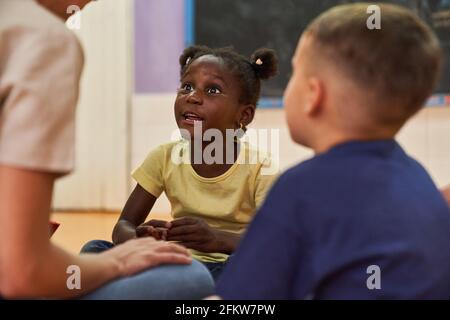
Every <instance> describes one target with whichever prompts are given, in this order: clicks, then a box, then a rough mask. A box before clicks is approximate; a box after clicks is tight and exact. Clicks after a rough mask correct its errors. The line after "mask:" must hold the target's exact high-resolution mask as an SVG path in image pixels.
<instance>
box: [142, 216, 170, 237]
mask: <svg viewBox="0 0 450 320" xmlns="http://www.w3.org/2000/svg"><path fill="white" fill-rule="evenodd" d="M169 228H170V222H167V221H163V220H150V221H147V222H145V223H143V224H141V225H139V226H138V227H137V228H136V236H137V237H138V238H142V237H153V238H155V239H156V240H166V239H167V230H168V229H169Z"/></svg>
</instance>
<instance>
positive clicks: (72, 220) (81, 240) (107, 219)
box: [52, 212, 170, 253]
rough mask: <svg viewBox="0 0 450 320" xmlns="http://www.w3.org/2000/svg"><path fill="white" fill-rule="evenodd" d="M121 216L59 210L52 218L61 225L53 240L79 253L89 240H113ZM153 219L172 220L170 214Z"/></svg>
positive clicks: (154, 215) (159, 215)
mask: <svg viewBox="0 0 450 320" xmlns="http://www.w3.org/2000/svg"><path fill="white" fill-rule="evenodd" d="M118 217H119V213H118V212H58V213H54V214H53V215H52V220H54V221H57V222H59V223H60V224H61V225H60V227H59V228H58V230H57V231H56V232H55V234H54V235H53V237H52V240H53V241H54V242H55V243H56V244H58V245H60V246H61V247H63V248H64V249H67V250H69V251H70V252H72V253H78V252H79V251H80V249H81V247H82V246H83V244H85V243H86V242H87V241H89V240H93V239H102V240H108V241H111V232H112V230H113V227H114V224H115V223H116V221H117V219H118ZM152 219H162V220H170V216H169V215H168V214H154V213H152Z"/></svg>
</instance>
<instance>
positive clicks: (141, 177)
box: [132, 140, 278, 262]
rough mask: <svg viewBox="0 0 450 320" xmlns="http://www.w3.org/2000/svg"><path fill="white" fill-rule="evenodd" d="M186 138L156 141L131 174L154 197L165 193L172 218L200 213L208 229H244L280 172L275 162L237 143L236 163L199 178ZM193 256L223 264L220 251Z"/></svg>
mask: <svg viewBox="0 0 450 320" xmlns="http://www.w3.org/2000/svg"><path fill="white" fill-rule="evenodd" d="M189 154H190V146H189V142H188V141H186V140H179V141H176V142H171V143H167V144H163V145H160V146H159V147H157V148H156V149H154V150H153V151H151V152H150V153H149V155H148V156H147V158H146V159H145V161H144V162H143V163H142V165H140V166H139V167H138V168H137V169H136V170H135V171H134V172H133V173H132V177H133V178H134V179H135V180H136V182H137V183H138V184H139V185H140V186H141V187H142V188H144V189H145V190H146V191H148V192H149V193H151V194H152V195H154V196H155V197H156V198H158V197H159V196H160V195H161V193H162V192H163V191H164V192H165V193H166V195H167V198H168V199H169V201H170V204H171V214H172V217H173V218H174V219H177V218H181V217H198V218H201V219H203V220H204V221H205V222H206V223H207V224H208V225H209V226H210V227H212V228H215V229H218V230H222V231H227V232H233V233H239V234H241V233H243V232H244V231H245V229H246V227H247V226H248V224H249V223H250V221H251V219H252V217H253V215H254V214H255V213H256V209H257V208H258V207H259V206H260V205H261V203H262V202H263V201H264V198H265V196H266V194H267V192H268V190H269V188H270V186H271V185H272V183H273V182H274V180H275V179H276V177H277V175H278V165H277V163H274V162H273V161H272V160H271V157H270V156H269V154H268V153H265V152H259V151H257V150H256V149H254V148H251V147H250V145H249V144H248V143H246V142H241V151H240V153H239V155H238V158H237V161H236V162H235V163H234V164H233V166H232V167H231V168H230V169H229V170H228V171H227V172H225V173H224V174H222V175H220V176H218V177H214V178H204V177H202V176H199V175H198V174H197V173H196V172H195V170H194V169H193V168H192V165H191V164H190V155H189ZM191 251H192V255H193V257H194V258H196V259H197V260H200V261H203V262H222V261H225V260H226V259H227V258H228V255H227V254H224V253H204V252H199V251H195V250H191Z"/></svg>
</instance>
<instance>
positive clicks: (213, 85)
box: [82, 46, 277, 278]
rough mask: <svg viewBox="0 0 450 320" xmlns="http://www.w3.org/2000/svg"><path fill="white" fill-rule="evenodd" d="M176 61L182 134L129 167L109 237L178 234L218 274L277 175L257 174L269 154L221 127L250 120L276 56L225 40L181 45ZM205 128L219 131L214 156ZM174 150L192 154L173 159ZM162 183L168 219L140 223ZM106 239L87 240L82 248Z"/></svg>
mask: <svg viewBox="0 0 450 320" xmlns="http://www.w3.org/2000/svg"><path fill="white" fill-rule="evenodd" d="M180 66H181V85H180V88H179V90H178V94H177V98H176V101H175V120H176V121H177V125H178V127H179V128H180V130H181V131H182V135H183V137H184V139H182V140H180V141H177V142H171V143H167V144H163V145H161V146H159V147H157V148H156V149H155V150H153V151H152V152H150V154H149V155H148V156H147V158H146V159H145V161H144V163H143V164H142V165H141V166H140V167H138V168H137V169H136V170H135V171H134V172H133V174H132V176H133V178H134V179H135V180H136V182H137V186H136V188H135V189H134V191H133V192H132V194H131V195H130V197H129V199H128V201H127V203H126V205H125V207H124V209H123V212H122V214H121V216H120V218H119V221H118V222H117V224H116V226H115V228H114V231H113V241H114V244H119V243H122V242H125V241H127V240H129V239H133V238H136V237H146V236H153V237H155V238H157V239H162V240H167V241H176V242H178V243H180V244H182V245H184V246H185V247H187V248H189V249H191V252H192V254H193V257H194V258H196V259H197V260H199V261H201V262H203V263H204V264H205V265H206V266H207V267H208V269H209V270H210V271H211V274H212V275H213V277H214V278H216V277H217V276H218V275H219V273H220V271H221V269H222V267H223V266H224V264H225V262H226V260H227V259H228V256H229V255H230V254H232V253H233V251H234V250H235V249H236V246H237V244H238V242H239V239H240V237H241V234H242V233H243V231H244V230H245V228H246V227H247V225H248V223H249V222H250V220H251V219H252V217H253V215H254V213H255V212H256V209H257V208H258V207H259V205H260V204H261V202H262V201H263V199H264V196H265V195H266V193H267V191H268V189H269V187H270V185H271V183H272V182H273V180H274V178H275V175H265V174H262V171H264V170H262V169H263V168H265V166H270V165H271V160H270V158H269V157H268V156H267V155H265V156H264V155H263V153H261V152H258V151H257V150H254V149H252V148H250V147H249V145H248V144H247V143H244V142H240V141H239V139H236V138H235V136H230V135H227V130H228V131H229V130H232V131H233V132H235V131H236V132H239V131H241V133H243V131H244V132H245V130H246V127H247V126H248V125H249V124H250V123H251V122H252V120H253V116H254V113H255V108H256V104H257V101H258V99H259V95H260V89H261V79H267V78H269V77H271V76H273V75H275V74H276V72H277V59H276V56H275V53H274V51H272V50H269V49H259V50H257V51H256V52H255V53H254V54H253V55H252V57H251V59H250V60H248V59H246V58H245V57H243V56H241V55H239V54H237V53H236V52H234V51H233V50H232V49H231V48H220V49H210V48H208V47H205V46H193V47H190V48H187V49H185V50H184V52H183V54H182V55H181V57H180ZM197 127H198V128H201V130H197ZM211 129H213V130H215V132H220V133H221V135H222V137H223V146H222V147H223V150H219V151H223V152H219V151H218V150H217V149H216V152H213V153H212V154H214V156H213V157H214V159H215V161H210V159H209V160H208V159H205V157H204V155H205V154H207V152H206V151H207V148H208V146H210V144H211V143H217V142H218V141H212V142H211V141H203V140H208V139H205V138H204V137H203V135H204V133H206V132H207V131H208V130H211ZM196 146H197V147H199V148H200V149H199V148H197V149H196ZM230 151H231V152H230ZM230 154H231V155H232V156H231V161H227V160H230V156H229V155H230ZM174 155H177V156H181V158H184V159H186V158H187V159H188V160H190V161H187V163H186V162H182V163H178V162H177V161H174ZM198 155H200V156H199V157H197V156H198ZM227 155H228V158H227ZM248 159H259V160H258V161H256V163H255V161H253V162H251V163H248V162H249V161H248ZM163 191H164V192H165V193H166V195H167V197H168V199H169V201H170V204H171V207H172V210H171V211H172V212H171V214H172V217H173V218H174V220H173V221H170V222H168V221H158V220H150V221H148V222H146V223H143V222H144V221H145V219H146V218H147V216H148V214H149V212H150V210H151V209H152V207H153V205H154V203H155V201H156V199H157V198H158V197H159V195H160V194H161V193H162V192H163ZM111 246H113V244H110V243H105V242H98V241H95V242H90V243H88V244H87V245H86V246H85V247H84V248H83V250H82V252H99V251H102V250H104V249H106V248H109V247H111Z"/></svg>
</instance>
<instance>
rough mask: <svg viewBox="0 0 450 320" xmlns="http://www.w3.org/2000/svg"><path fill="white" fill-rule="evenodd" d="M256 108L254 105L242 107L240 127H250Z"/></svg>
mask: <svg viewBox="0 0 450 320" xmlns="http://www.w3.org/2000/svg"><path fill="white" fill-rule="evenodd" d="M255 109H256V107H255V106H254V105H253V104H246V105H243V106H241V110H240V112H239V119H238V121H239V126H240V125H241V124H242V125H243V126H244V127H246V126H248V125H249V124H250V123H251V122H252V121H253V118H254V116H255Z"/></svg>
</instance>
